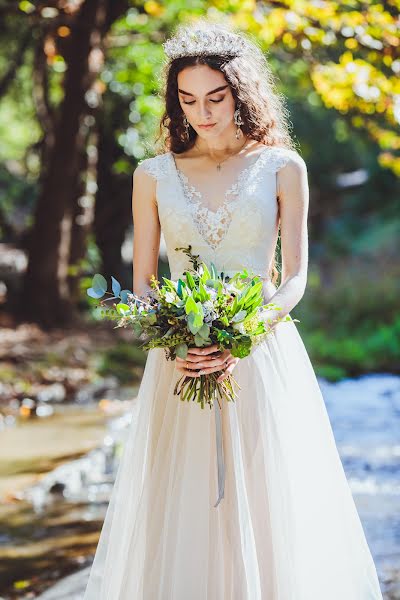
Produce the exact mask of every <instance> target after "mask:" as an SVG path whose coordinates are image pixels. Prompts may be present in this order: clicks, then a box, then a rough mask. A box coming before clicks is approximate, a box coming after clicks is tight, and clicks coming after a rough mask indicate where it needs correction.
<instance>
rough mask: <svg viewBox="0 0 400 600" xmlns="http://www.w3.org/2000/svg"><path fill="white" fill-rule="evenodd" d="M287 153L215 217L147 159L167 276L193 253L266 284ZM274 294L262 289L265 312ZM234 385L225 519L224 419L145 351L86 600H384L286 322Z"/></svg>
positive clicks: (242, 186) (227, 410)
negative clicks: (184, 392)
mask: <svg viewBox="0 0 400 600" xmlns="http://www.w3.org/2000/svg"><path fill="white" fill-rule="evenodd" d="M293 152H294V151H293V150H286V149H283V148H277V147H272V148H271V147H265V148H263V149H262V150H261V152H260V153H259V154H258V155H257V156H256V159H255V160H254V157H253V159H252V161H251V164H249V165H248V166H247V167H246V168H244V169H243V170H241V171H240V172H239V174H238V176H237V177H236V178H235V179H234V180H233V182H231V185H229V187H227V188H225V189H226V190H227V191H226V193H225V194H224V196H223V198H224V200H223V202H222V203H221V204H220V206H219V207H218V209H217V210H211V209H210V207H209V205H207V204H206V203H205V202H204V196H203V195H202V194H201V193H200V192H199V190H198V189H197V188H196V186H194V185H193V182H190V181H189V178H188V176H187V175H185V174H184V173H183V172H182V170H180V169H179V168H178V167H177V163H176V160H175V157H174V155H173V154H172V153H171V152H167V153H165V154H161V155H159V156H156V157H154V158H150V159H145V160H143V161H142V162H141V166H142V168H143V169H144V170H145V171H146V172H147V173H148V174H150V175H151V176H152V177H154V179H155V180H156V182H157V187H156V190H157V192H156V196H157V197H156V201H157V206H158V213H159V219H160V224H161V228H162V232H163V234H164V238H165V243H166V247H167V253H168V259H169V265H170V269H171V277H172V278H173V279H175V278H178V277H179V275H180V274H182V272H183V271H184V270H185V269H186V268H190V266H191V265H190V263H189V262H188V259H187V256H186V255H185V254H184V253H183V252H181V251H177V250H175V249H176V248H178V247H182V246H187V245H188V244H191V245H192V252H193V253H194V254H199V255H200V256H201V258H202V259H203V260H205V261H206V262H208V263H211V262H214V264H215V265H216V267H217V269H218V270H220V271H224V273H225V274H226V275H233V274H234V273H235V272H236V271H237V270H241V269H242V268H243V267H246V268H247V269H248V270H249V271H252V272H253V273H255V274H259V275H261V276H265V274H267V273H268V269H269V265H270V261H271V258H272V256H273V252H274V248H275V244H276V239H277V232H278V203H277V183H276V181H277V177H276V175H277V172H278V171H279V169H280V168H282V167H283V166H284V165H286V163H287V162H288V160H289V158H290V156H291V155H292V154H293ZM227 164H228V163H227ZM224 169H225V165H224ZM216 195H218V194H216ZM219 197H221V196H219ZM275 290H276V288H275V286H274V285H273V284H272V282H271V281H268V280H266V282H265V300H266V301H268V300H269V298H270V297H272V295H273V293H274V292H275ZM233 375H234V377H235V379H236V380H237V381H238V383H239V385H240V388H241V389H240V390H239V393H238V394H239V395H238V398H237V399H236V401H235V402H234V403H232V402H230V403H227V402H225V403H223V405H222V411H221V426H222V432H223V434H222V435H223V451H224V461H225V491H224V497H223V499H222V500H221V501H220V503H219V504H218V506H216V507H215V506H214V504H215V500H216V498H217V496H218V474H217V461H216V450H217V448H216V437H215V427H216V422H215V419H216V412H215V411H214V410H210V408H209V407H206V408H205V409H204V410H202V409H201V408H200V406H199V405H198V404H196V403H193V402H190V403H189V402H182V401H181V400H179V398H178V397H177V396H174V394H173V390H174V386H175V383H176V381H177V379H178V378H179V377H180V373H179V372H178V371H177V370H176V368H175V362H174V361H167V360H166V358H165V354H164V350H162V349H153V350H150V352H149V353H148V356H147V362H146V367H145V371H144V375H143V379H142V382H141V386H140V389H139V392H138V397H137V399H136V403H137V413H136V418H135V419H134V420H132V422H131V425H130V430H129V433H128V435H127V438H126V442H125V445H124V450H123V454H122V458H121V461H120V465H119V469H118V473H117V477H116V481H115V484H114V488H113V492H112V496H111V500H110V504H109V507H108V511H107V514H106V518H105V521H104V525H103V528H102V532H101V537H100V540H99V543H98V547H97V551H96V555H95V559H94V563H93V566H92V569H91V573H90V577H89V582H88V585H87V589H86V593H85V596H84V600H378V599H382V595H381V591H380V587H379V583H378V578H377V573H376V569H375V565H374V562H373V559H372V556H371V554H370V550H369V547H368V545H367V541H366V538H365V535H364V531H363V528H362V525H361V522H360V519H359V515H358V513H357V510H356V506H355V504H354V501H353V497H352V494H351V491H350V488H349V485H348V482H347V479H346V476H345V473H344V470H343V466H342V463H341V460H340V457H339V454H338V451H337V447H336V444H335V439H334V436H333V433H332V429H331V425H330V421H329V418H328V415H327V411H326V408H325V404H324V401H323V398H322V395H321V391H320V388H319V386H318V382H317V379H316V377H315V373H314V371H313V368H312V365H311V363H310V360H309V357H308V354H307V352H306V349H305V347H304V345H303V342H302V339H301V337H300V335H299V333H298V330H297V327H296V325H295V323H294V322H282V323H279V324H278V325H277V326H276V327H275V334H274V336H272V337H271V338H269V339H267V340H266V341H264V342H262V344H260V345H259V346H258V347H257V348H256V349H255V350H253V352H252V353H251V354H250V356H248V357H246V358H244V359H241V360H240V361H239V362H238V364H237V365H236V367H235V369H234V371H233Z"/></svg>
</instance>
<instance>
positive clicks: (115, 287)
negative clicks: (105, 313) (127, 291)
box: [111, 276, 121, 298]
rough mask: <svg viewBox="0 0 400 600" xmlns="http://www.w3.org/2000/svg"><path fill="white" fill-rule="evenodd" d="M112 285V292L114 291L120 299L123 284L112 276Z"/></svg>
mask: <svg viewBox="0 0 400 600" xmlns="http://www.w3.org/2000/svg"><path fill="white" fill-rule="evenodd" d="M111 284H112V291H113V294H114V296H116V297H117V298H119V294H120V291H121V284H120V283H119V281H117V280H116V279H115V277H113V276H111Z"/></svg>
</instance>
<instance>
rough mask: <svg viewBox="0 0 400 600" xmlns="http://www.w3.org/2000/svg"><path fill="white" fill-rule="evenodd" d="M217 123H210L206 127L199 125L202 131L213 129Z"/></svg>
mask: <svg viewBox="0 0 400 600" xmlns="http://www.w3.org/2000/svg"><path fill="white" fill-rule="evenodd" d="M214 125H215V123H208V124H206V125H199V127H201V128H202V129H211V127H214Z"/></svg>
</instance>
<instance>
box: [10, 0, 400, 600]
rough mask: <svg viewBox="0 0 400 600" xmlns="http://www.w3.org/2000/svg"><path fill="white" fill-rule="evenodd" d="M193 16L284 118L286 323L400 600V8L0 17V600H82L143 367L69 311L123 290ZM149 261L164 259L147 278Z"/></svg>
mask: <svg viewBox="0 0 400 600" xmlns="http://www.w3.org/2000/svg"><path fill="white" fill-rule="evenodd" d="M204 14H208V15H209V16H210V17H213V18H224V19H227V20H229V21H231V22H233V23H234V24H236V25H237V26H239V27H240V28H241V29H242V30H243V31H246V32H248V33H249V34H251V35H253V36H254V38H255V39H256V40H257V41H258V43H259V44H260V45H261V46H262V48H263V50H264V51H265V53H266V54H267V57H268V59H269V61H270V64H271V66H272V68H273V70H274V72H275V73H276V75H277V77H278V80H279V89H280V91H281V92H282V93H283V94H284V95H285V96H286V98H287V106H288V108H289V110H290V113H291V118H292V121H293V135H294V137H295V139H296V140H297V141H298V144H299V150H300V152H301V154H302V156H303V158H304V160H305V161H306V163H307V166H308V172H309V182H310V193H311V200H310V212H309V237H310V263H309V276H308V286H307V290H306V293H305V295H304V297H303V299H302V300H301V302H300V304H299V305H298V306H297V307H296V308H295V309H294V310H293V311H292V313H291V314H292V316H293V317H295V318H297V319H299V320H300V323H298V324H297V326H298V329H299V332H300V334H301V336H302V338H303V340H304V343H305V345H306V347H307V350H308V352H309V355H310V358H311V360H312V363H313V365H314V367H315V370H316V373H317V376H318V381H319V384H320V386H321V389H322V392H323V394H324V398H325V402H326V405H327V408H328V412H329V415H330V418H331V422H332V426H333V429H334V434H335V438H336V441H337V444H338V448H339V451H340V454H341V457H342V461H343V464H344V467H345V470H346V474H347V477H348V479H349V483H350V485H351V489H352V492H353V495H354V498H355V500H356V504H357V507H358V510H359V513H360V516H361V519H362V522H363V526H364V529H365V531H366V535H367V539H368V542H369V545H370V548H371V551H372V553H373V556H374V559H375V561H376V564H377V567H378V572H379V577H380V581H381V584H382V590H383V591H384V596H385V598H386V599H396V598H397V599H398V598H400V511H399V509H400V480H399V472H400V439H399V425H400V377H399V374H400V361H399V357H400V316H399V310H398V307H399V304H398V298H399V281H400V266H399V262H398V260H396V259H397V257H398V244H397V246H396V244H395V242H396V240H397V242H398V239H399V232H400V214H399V210H398V199H399V192H400V184H399V176H400V152H399V150H400V137H399V123H400V79H399V73H400V54H399V46H400V36H399V2H398V0H387V1H385V2H375V1H373V0H371V1H368V2H358V1H357V0H346V1H344V2H341V3H337V2H334V1H330V0H318V1H306V0H304V1H303V0H283V1H276V2H275V1H272V2H262V1H259V2H257V1H255V0H241V1H239V0H231V1H228V0H214V1H206V0H178V1H169V0H167V1H164V2H157V1H154V0H148V1H146V2H141V1H139V0H138V1H134V0H51V1H50V0H49V1H48V2H42V1H39V2H33V1H32V2H30V1H27V0H22V1H20V2H18V1H7V0H0V31H1V38H0V445H1V451H0V497H1V500H2V503H1V508H0V565H1V566H0V582H1V583H0V597H1V598H3V599H14V598H36V597H43V598H48V599H51V598H53V599H55V598H69V599H71V598H79V597H80V595H79V594H80V591H79V590H82V587H83V585H84V579H85V573H86V574H87V569H88V568H89V565H90V562H91V559H92V557H93V553H94V550H95V547H96V543H97V540H98V535H99V531H100V528H101V524H102V519H103V518H104V514H105V509H106V506H107V501H108V498H109V494H110V490H111V487H112V482H113V478H114V476H115V470H116V468H117V465H118V458H119V456H120V452H121V448H122V446H123V440H124V435H125V433H126V430H127V426H128V425H129V422H130V421H131V419H134V418H135V408H136V407H135V396H136V392H137V389H138V385H139V384H140V380H141V376H142V373H143V367H144V364H145V360H146V355H145V354H144V353H143V352H142V351H141V350H140V348H138V347H137V346H136V345H135V344H134V342H133V340H132V337H131V335H130V334H129V332H127V331H124V330H114V329H113V326H112V324H111V323H109V322H108V323H102V322H101V321H99V319H98V316H97V312H96V311H95V305H94V301H92V300H91V299H90V298H89V297H88V296H87V295H86V289H87V287H88V286H89V284H90V281H91V278H92V276H93V274H94V273H96V272H99V273H102V274H104V275H105V276H106V277H107V278H108V279H109V278H110V276H111V275H114V276H115V277H116V278H117V279H118V280H119V281H120V282H121V283H122V284H123V287H125V288H128V289H131V288H132V239H133V230H132V220H131V182H132V173H133V171H134V169H135V166H136V165H137V163H138V162H139V161H140V160H141V159H143V158H145V157H148V156H152V155H153V154H154V153H156V152H157V151H158V150H159V147H158V146H157V144H156V142H155V139H156V136H157V133H158V131H159V129H158V127H159V126H158V122H159V118H160V116H161V113H162V108H163V105H162V99H161V97H160V94H159V91H160V88H159V85H160V72H161V67H162V62H163V60H164V54H163V51H162V47H161V43H162V42H163V41H164V39H165V38H166V36H168V35H169V34H170V33H172V31H173V29H174V27H175V26H176V25H177V24H178V23H179V22H181V21H186V20H187V19H189V18H196V16H202V15H204ZM165 259H166V257H165V250H164V244H163V240H162V244H161V253H160V264H159V277H161V276H162V275H165V276H168V275H169V271H168V265H167V264H166V261H165ZM71 574H72V575H71ZM57 582H58V583H57ZM54 584H55V587H53V586H54ZM46 590H50V591H46ZM43 593H44V596H41V594H43Z"/></svg>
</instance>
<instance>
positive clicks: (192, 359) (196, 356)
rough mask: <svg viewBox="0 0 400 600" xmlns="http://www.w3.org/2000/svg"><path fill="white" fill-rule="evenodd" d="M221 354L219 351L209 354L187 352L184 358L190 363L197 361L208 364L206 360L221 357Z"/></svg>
mask: <svg viewBox="0 0 400 600" xmlns="http://www.w3.org/2000/svg"><path fill="white" fill-rule="evenodd" d="M221 356H222V353H221V352H217V353H214V352H213V353H210V354H189V353H188V354H187V357H186V360H187V361H188V362H191V363H197V364H199V363H207V364H208V362H209V361H210V360H216V359H219V358H221Z"/></svg>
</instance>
